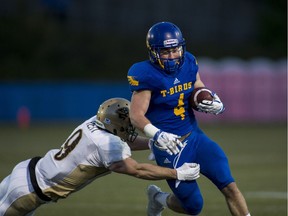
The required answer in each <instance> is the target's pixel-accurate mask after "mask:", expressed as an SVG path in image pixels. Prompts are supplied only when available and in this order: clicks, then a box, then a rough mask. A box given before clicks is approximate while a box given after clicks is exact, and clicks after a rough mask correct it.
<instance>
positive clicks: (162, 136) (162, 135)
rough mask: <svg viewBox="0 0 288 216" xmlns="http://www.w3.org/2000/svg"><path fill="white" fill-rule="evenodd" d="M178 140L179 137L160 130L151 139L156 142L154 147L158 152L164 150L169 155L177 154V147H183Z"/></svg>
mask: <svg viewBox="0 0 288 216" xmlns="http://www.w3.org/2000/svg"><path fill="white" fill-rule="evenodd" d="M178 138H180V136H177V135H175V134H172V133H167V132H164V131H162V130H158V131H157V133H156V134H155V135H154V137H153V139H154V140H155V141H156V142H155V143H154V145H155V146H156V147H157V148H158V149H160V150H165V151H166V152H167V153H168V154H170V155H172V154H177V153H179V151H180V150H179V149H178V146H179V147H180V148H182V147H183V146H184V145H183V143H182V142H181V141H180V140H179V139H178Z"/></svg>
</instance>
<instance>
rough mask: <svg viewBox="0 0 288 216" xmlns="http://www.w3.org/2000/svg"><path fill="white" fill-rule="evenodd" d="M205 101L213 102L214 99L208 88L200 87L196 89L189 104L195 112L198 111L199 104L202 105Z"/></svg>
mask: <svg viewBox="0 0 288 216" xmlns="http://www.w3.org/2000/svg"><path fill="white" fill-rule="evenodd" d="M203 100H210V101H212V100H213V97H212V92H211V90H209V89H208V88H205V87H200V88H195V89H194V90H193V91H192V93H191V95H190V98H189V103H190V106H191V107H192V108H193V109H194V110H198V109H197V106H198V104H199V103H201V102H202V101H203Z"/></svg>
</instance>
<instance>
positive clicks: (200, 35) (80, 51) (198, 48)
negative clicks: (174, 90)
mask: <svg viewBox="0 0 288 216" xmlns="http://www.w3.org/2000/svg"><path fill="white" fill-rule="evenodd" d="M0 5H1V6H0V50H1V52H0V71H1V76H0V122H8V121H12V122H15V121H16V120H17V118H18V119H23V121H24V122H25V121H27V118H31V120H32V121H48V120H51V121H53V120H56V121H70V120H77V119H79V120H82V119H86V118H87V117H88V116H90V115H94V114H95V111H96V109H97V107H98V105H99V103H100V102H101V101H103V100H105V99H107V98H110V97H125V98H127V99H129V98H130V92H129V88H128V84H127V81H126V74H127V71H128V68H129V67H130V66H131V65H132V64H133V63H134V62H136V61H141V60H144V59H147V49H146V47H145V37H146V33H147V31H148V29H149V27H150V26H151V25H152V24H154V23H156V22H159V21H171V22H174V23H175V24H177V25H178V26H179V27H180V28H181V30H182V32H183V34H184V37H185V39H186V41H187V50H189V51H190V52H192V53H193V54H194V55H195V56H196V58H197V59H198V62H199V67H200V73H201V75H202V79H203V80H204V81H205V83H206V85H207V86H208V87H209V88H211V89H214V90H215V91H216V92H217V93H218V94H219V95H220V96H221V98H222V100H223V101H224V103H225V105H226V108H227V110H226V112H225V113H224V114H223V115H221V117H219V118H218V117H217V118H215V117H214V116H209V115H204V114H198V113H197V115H199V118H200V119H203V121H209V122H213V121H220V120H221V121H223V120H227V121H235V122H239V121H247V120H250V121H258V122H270V121H273V122H275V121H276V122H279V121H281V122H284V121H286V119H287V83H286V82H287V1H285V0H277V1H259V0H258V1H243V0H234V1H227V0H218V1H209V0H203V1H191V0H182V1H180V2H175V1H172V0H157V1H155V0H145V1H133V0H126V1H118V0H110V1H104V0H83V1H82V0H81V1H79V0H25V1H22V0H9V1H7V0H4V1H3V0H0ZM233 56H234V57H237V58H234V57H233ZM232 57H233V58H232Z"/></svg>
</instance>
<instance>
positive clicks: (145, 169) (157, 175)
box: [134, 163, 177, 180]
mask: <svg viewBox="0 0 288 216" xmlns="http://www.w3.org/2000/svg"><path fill="white" fill-rule="evenodd" d="M134 176H135V177H136V178H141V179H146V180H163V179H177V171H176V170H175V169H169V168H165V167H159V166H155V165H152V164H146V163H142V164H138V166H137V168H136V172H135V173H134Z"/></svg>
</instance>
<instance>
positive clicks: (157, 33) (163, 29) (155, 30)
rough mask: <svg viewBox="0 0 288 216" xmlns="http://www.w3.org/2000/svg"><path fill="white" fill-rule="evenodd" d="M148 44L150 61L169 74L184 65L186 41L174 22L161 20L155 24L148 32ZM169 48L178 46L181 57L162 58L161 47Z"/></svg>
mask: <svg viewBox="0 0 288 216" xmlns="http://www.w3.org/2000/svg"><path fill="white" fill-rule="evenodd" d="M146 45H147V48H148V52H149V59H150V61H151V62H152V63H153V64H155V65H156V66H158V67H160V68H161V69H162V70H164V71H165V72H166V73H167V74H172V75H173V74H175V72H176V71H177V70H178V69H179V68H181V66H182V65H183V62H184V53H185V49H186V43H185V39H184V38H183V36H182V33H181V31H180V29H179V28H178V27H177V26H176V25H174V24H173V23H170V22H159V23H156V24H155V25H153V26H152V27H151V28H150V29H149V31H148V33H147V37H146ZM167 48H178V52H179V58H174V59H169V58H168V59H163V58H161V57H160V51H161V49H162V50H163V49H167Z"/></svg>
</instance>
